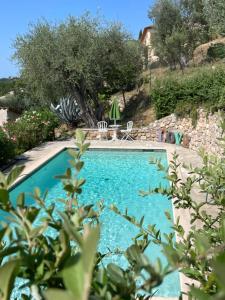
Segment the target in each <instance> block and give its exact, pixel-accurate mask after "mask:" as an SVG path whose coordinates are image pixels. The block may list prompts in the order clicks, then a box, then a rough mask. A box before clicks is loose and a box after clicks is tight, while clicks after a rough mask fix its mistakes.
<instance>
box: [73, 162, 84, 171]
mask: <svg viewBox="0 0 225 300" xmlns="http://www.w3.org/2000/svg"><path fill="white" fill-rule="evenodd" d="M74 166H75V168H76V170H77V171H78V172H79V171H80V170H81V169H82V168H83V166H84V162H83V161H78V162H77V163H75V165H74Z"/></svg>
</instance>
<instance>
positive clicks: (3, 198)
mask: <svg viewBox="0 0 225 300" xmlns="http://www.w3.org/2000/svg"><path fill="white" fill-rule="evenodd" d="M8 202H9V192H8V191H7V190H5V189H0V204H1V203H2V204H4V205H5V204H7V203H8Z"/></svg>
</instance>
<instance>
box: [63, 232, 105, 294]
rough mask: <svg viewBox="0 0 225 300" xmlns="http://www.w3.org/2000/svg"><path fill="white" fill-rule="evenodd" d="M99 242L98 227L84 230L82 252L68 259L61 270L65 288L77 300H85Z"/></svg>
mask: <svg viewBox="0 0 225 300" xmlns="http://www.w3.org/2000/svg"><path fill="white" fill-rule="evenodd" d="M98 240H99V227H95V228H91V229H90V228H88V227H86V228H85V231H84V240H83V246H82V249H83V252H82V254H79V255H78V254H77V255H76V256H75V257H73V258H72V259H69V261H68V263H67V266H66V268H65V269H64V270H63V272H62V274H63V280H64V283H65V286H66V288H67V289H68V290H70V291H71V292H72V294H73V296H74V297H75V299H79V300H87V299H88V296H89V289H90V285H91V278H92V269H93V266H94V259H95V255H96V248H97V244H98Z"/></svg>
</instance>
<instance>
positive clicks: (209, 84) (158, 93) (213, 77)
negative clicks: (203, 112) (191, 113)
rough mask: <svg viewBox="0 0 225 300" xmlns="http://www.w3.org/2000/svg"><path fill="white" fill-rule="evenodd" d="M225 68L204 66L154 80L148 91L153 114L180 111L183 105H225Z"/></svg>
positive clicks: (215, 106) (219, 106) (159, 114)
mask: <svg viewBox="0 0 225 300" xmlns="http://www.w3.org/2000/svg"><path fill="white" fill-rule="evenodd" d="M224 87H225V69H224V68H221V67H219V68H215V69H212V68H207V69H203V70H201V69H200V70H198V72H194V73H193V74H187V75H183V76H181V78H177V77H174V76H172V75H171V76H169V77H166V78H165V79H163V80H161V81H157V82H156V84H155V86H154V87H153V89H152V92H151V98H152V101H153V103H154V107H155V112H156V117H157V118H158V119H159V118H162V117H165V116H167V115H169V114H171V113H173V112H176V111H177V112H178V113H180V112H181V111H182V107H184V111H185V110H189V108H188V106H189V105H190V107H193V106H195V107H198V106H200V105H207V104H209V106H213V107H214V108H217V109H218V108H225V105H224Z"/></svg>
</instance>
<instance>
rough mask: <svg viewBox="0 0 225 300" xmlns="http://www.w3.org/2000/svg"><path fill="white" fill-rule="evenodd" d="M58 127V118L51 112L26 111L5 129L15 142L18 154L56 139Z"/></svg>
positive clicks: (6, 125) (7, 124)
mask: <svg viewBox="0 0 225 300" xmlns="http://www.w3.org/2000/svg"><path fill="white" fill-rule="evenodd" d="M57 125H58V120H57V118H56V116H55V115H54V114H53V113H52V112H50V111H49V110H37V111H26V112H24V113H23V114H22V116H21V117H20V118H18V119H17V120H16V121H13V122H8V123H6V124H5V126H4V128H5V130H6V132H7V135H8V136H9V138H11V139H13V140H14V141H15V145H16V149H17V153H22V152H24V151H26V150H29V149H31V148H33V147H35V146H37V145H39V144H41V143H42V142H44V141H48V140H53V139H54V129H55V127H57Z"/></svg>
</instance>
